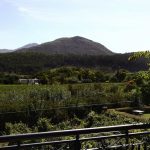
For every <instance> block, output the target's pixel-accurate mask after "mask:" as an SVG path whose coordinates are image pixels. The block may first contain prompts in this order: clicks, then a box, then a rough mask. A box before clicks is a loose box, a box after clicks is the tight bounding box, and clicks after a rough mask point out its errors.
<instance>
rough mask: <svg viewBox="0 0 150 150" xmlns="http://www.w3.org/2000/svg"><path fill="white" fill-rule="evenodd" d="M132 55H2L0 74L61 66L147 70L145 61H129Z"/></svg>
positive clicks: (0, 57) (36, 70)
mask: <svg viewBox="0 0 150 150" xmlns="http://www.w3.org/2000/svg"><path fill="white" fill-rule="evenodd" d="M130 55H131V54H115V55H97V56H96V55H93V56H92V55H82V56H81V55H47V54H40V53H4V54H0V72H1V73H2V72H9V73H10V72H12V73H19V74H33V73H37V72H40V71H44V70H47V69H50V68H56V67H61V66H76V67H84V68H97V69H102V70H108V71H114V70H117V69H121V68H122V69H127V70H129V71H139V70H146V69H148V67H147V62H146V61H145V60H144V59H138V60H137V61H128V57H129V56H130Z"/></svg>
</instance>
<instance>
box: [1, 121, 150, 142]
mask: <svg viewBox="0 0 150 150" xmlns="http://www.w3.org/2000/svg"><path fill="white" fill-rule="evenodd" d="M146 128H150V124H143V123H140V124H127V125H117V126H107V127H96V128H83V129H74V130H60V131H50V132H38V133H27V134H18V135H4V136H0V142H7V141H17V140H19V141H20V140H25V139H35V138H36V139H37V138H48V137H57V136H70V135H79V134H80V135H81V134H90V133H98V132H111V131H126V130H132V129H146Z"/></svg>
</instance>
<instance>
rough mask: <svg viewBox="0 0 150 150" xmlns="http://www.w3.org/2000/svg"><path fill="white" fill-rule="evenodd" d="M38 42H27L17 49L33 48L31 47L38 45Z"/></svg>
mask: <svg viewBox="0 0 150 150" xmlns="http://www.w3.org/2000/svg"><path fill="white" fill-rule="evenodd" d="M37 45H38V44H37V43H30V44H26V45H24V46H22V47H19V48H17V49H16V50H19V49H26V48H31V47H34V46H37Z"/></svg>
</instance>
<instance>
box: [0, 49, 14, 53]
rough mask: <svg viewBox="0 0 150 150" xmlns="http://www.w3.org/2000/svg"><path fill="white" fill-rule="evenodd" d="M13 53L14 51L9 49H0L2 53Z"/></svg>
mask: <svg viewBox="0 0 150 150" xmlns="http://www.w3.org/2000/svg"><path fill="white" fill-rule="evenodd" d="M9 52H12V50H9V49H0V53H9Z"/></svg>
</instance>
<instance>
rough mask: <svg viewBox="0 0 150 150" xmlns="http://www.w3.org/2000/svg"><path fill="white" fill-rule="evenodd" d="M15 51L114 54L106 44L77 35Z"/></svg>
mask: <svg viewBox="0 0 150 150" xmlns="http://www.w3.org/2000/svg"><path fill="white" fill-rule="evenodd" d="M15 52H38V53H45V54H51V55H52V54H64V55H66V54H75V55H113V54H114V53H113V52H112V51H111V50H109V49H108V48H106V47H105V46H104V45H102V44H100V43H97V42H94V41H92V40H89V39H86V38H83V37H79V36H75V37H71V38H59V39H56V40H54V41H51V42H47V43H43V44H40V45H36V46H34V47H30V48H19V49H17V50H16V51H15Z"/></svg>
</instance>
